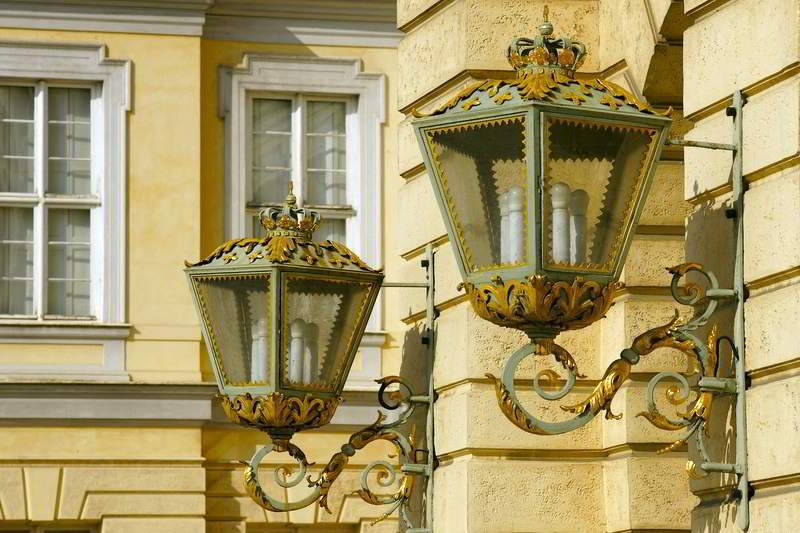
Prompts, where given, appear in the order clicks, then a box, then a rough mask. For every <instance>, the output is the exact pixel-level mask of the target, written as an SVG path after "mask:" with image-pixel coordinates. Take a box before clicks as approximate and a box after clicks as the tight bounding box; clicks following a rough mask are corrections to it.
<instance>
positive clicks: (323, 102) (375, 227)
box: [219, 54, 386, 390]
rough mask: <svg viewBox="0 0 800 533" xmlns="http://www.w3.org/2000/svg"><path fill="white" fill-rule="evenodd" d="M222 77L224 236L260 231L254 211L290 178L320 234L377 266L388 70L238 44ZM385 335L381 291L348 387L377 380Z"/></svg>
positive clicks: (278, 194) (280, 197)
mask: <svg viewBox="0 0 800 533" xmlns="http://www.w3.org/2000/svg"><path fill="white" fill-rule="evenodd" d="M219 82H220V84H219V97H220V101H219V114H220V117H221V118H223V119H224V121H225V200H226V209H225V234H226V238H228V239H233V238H239V237H246V236H258V235H261V234H263V233H262V232H263V230H261V228H260V226H259V224H258V213H259V212H260V210H261V209H262V208H263V207H266V206H271V205H278V206H279V205H282V204H283V202H284V200H285V198H286V194H287V192H288V183H289V182H290V181H291V182H292V184H293V186H294V191H293V192H294V194H295V196H297V198H298V202H299V204H300V205H301V206H303V207H308V208H312V209H314V210H316V211H319V212H320V214H321V215H322V218H323V222H322V227H321V228H320V230H318V231H317V233H316V234H315V236H314V237H315V239H316V240H317V241H320V240H325V239H332V240H336V241H339V242H342V243H344V244H346V245H347V247H348V248H350V249H352V250H353V251H355V252H356V253H357V254H358V255H359V256H360V257H361V258H362V259H364V261H366V262H367V263H368V264H369V265H373V266H375V267H381V266H383V256H382V244H381V236H382V234H381V232H382V226H381V222H382V220H383V218H382V209H381V206H382V201H383V200H382V196H381V190H382V182H383V159H382V154H383V142H382V134H383V130H382V126H383V124H384V123H385V121H386V99H385V85H386V79H385V76H384V75H383V74H373V73H367V72H363V70H362V64H361V60H359V59H351V58H321V57H293V56H276V55H259V54H245V55H244V57H243V60H242V62H241V63H240V65H239V66H236V67H221V68H220V76H219ZM384 341H385V335H384V333H383V332H382V300H381V299H380V298H379V300H378V302H377V304H376V306H375V309H374V310H373V312H372V316H371V317H370V321H369V323H368V324H367V333H366V334H365V335H364V338H363V339H362V342H361V347H360V350H359V358H358V360H357V362H356V364H354V366H353V370H352V371H351V372H350V378H349V380H348V383H347V388H348V389H349V390H357V389H364V390H367V389H369V390H372V389H375V383H374V380H375V379H376V378H377V377H380V376H381V347H382V346H383V344H384Z"/></svg>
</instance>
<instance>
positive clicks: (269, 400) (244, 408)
mask: <svg viewBox="0 0 800 533" xmlns="http://www.w3.org/2000/svg"><path fill="white" fill-rule="evenodd" d="M219 397H220V400H221V401H222V409H223V410H224V411H225V414H226V415H227V416H228V418H229V419H230V420H231V421H232V422H234V423H236V424H240V425H243V426H250V427H255V428H258V429H260V430H262V431H266V432H267V433H269V432H270V431H272V430H281V429H289V430H294V431H299V430H303V429H311V428H317V427H321V426H324V425H326V424H328V423H329V422H330V421H331V418H333V415H334V413H335V412H336V409H337V408H338V407H339V402H341V399H340V398H318V397H314V396H311V395H309V394H307V395H306V396H305V397H304V398H298V397H296V396H286V395H284V394H282V393H280V392H272V393H270V394H268V395H266V396H251V395H250V393H245V394H240V395H237V396H226V395H220V396H219Z"/></svg>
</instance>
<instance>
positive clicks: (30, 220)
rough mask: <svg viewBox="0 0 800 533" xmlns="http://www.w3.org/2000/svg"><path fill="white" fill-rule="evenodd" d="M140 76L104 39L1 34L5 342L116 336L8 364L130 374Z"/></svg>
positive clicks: (0, 287)
mask: <svg viewBox="0 0 800 533" xmlns="http://www.w3.org/2000/svg"><path fill="white" fill-rule="evenodd" d="M130 80H131V63H130V61H127V60H114V59H108V58H107V57H106V47H105V46H103V45H97V44H92V45H80V44H78V45H76V44H60V43H31V42H16V41H0V342H3V343H31V342H35V343H36V344H37V346H40V347H42V349H43V350H45V349H46V345H47V344H70V343H76V344H81V343H87V342H88V343H90V344H102V345H103V346H104V356H103V363H102V364H101V365H69V364H66V363H65V364H53V365H25V364H23V363H20V364H16V365H0V373H3V374H6V375H9V374H12V375H16V374H30V373H47V374H50V375H70V376H75V377H81V378H84V377H86V378H88V379H104V380H108V379H120V380H126V379H127V374H126V373H125V342H124V339H125V338H127V337H128V335H129V326H128V325H127V324H126V323H125V318H126V317H125V293H126V278H125V271H126V269H125V259H126V258H125V249H126V224H125V223H126V201H125V191H126V189H127V183H126V180H127V162H126V154H127V149H128V147H127V113H128V112H129V111H130V110H131V93H130ZM32 339H33V340H32Z"/></svg>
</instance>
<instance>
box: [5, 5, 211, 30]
mask: <svg viewBox="0 0 800 533" xmlns="http://www.w3.org/2000/svg"><path fill="white" fill-rule="evenodd" d="M212 2H213V0H165V1H163V2H161V1H158V0H137V1H133V0H130V1H125V0H96V1H88V0H64V1H53V0H16V1H13V2H3V4H2V6H1V7H0V27H6V28H24V29H47V30H76V31H103V32H126V33H148V34H169V35H190V36H199V35H202V33H203V24H204V23H205V11H206V10H207V9H208V8H209V7H210V6H211V4H212Z"/></svg>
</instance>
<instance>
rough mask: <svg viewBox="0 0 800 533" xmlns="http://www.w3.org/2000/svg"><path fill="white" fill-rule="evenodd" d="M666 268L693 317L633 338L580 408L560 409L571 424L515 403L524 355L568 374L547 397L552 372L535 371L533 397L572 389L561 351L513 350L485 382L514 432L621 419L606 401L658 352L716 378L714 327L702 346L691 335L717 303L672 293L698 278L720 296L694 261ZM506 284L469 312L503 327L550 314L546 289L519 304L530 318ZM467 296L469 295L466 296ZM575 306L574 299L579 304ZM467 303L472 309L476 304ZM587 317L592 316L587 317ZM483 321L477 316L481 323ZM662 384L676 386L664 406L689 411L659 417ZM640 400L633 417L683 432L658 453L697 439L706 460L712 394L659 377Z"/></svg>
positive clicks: (542, 343) (546, 344) (700, 294)
mask: <svg viewBox="0 0 800 533" xmlns="http://www.w3.org/2000/svg"><path fill="white" fill-rule="evenodd" d="M667 270H668V271H669V272H670V273H671V274H672V276H673V279H672V287H673V292H674V294H675V295H676V298H678V297H680V299H679V302H681V303H688V304H690V305H694V306H695V314H694V316H693V317H692V318H690V319H681V318H680V315H679V313H678V312H677V311H676V312H675V314H674V316H673V317H672V318H671V319H670V320H669V321H668V322H667V323H666V324H663V325H660V326H657V327H654V328H651V329H649V330H647V331H645V332H644V333H642V334H640V335H638V336H637V337H636V338H635V339H634V340H633V342H632V343H631V346H630V347H629V348H627V349H625V350H623V351H622V353H621V354H620V357H619V359H617V360H615V361H613V362H612V363H611V364H610V365H609V366H608V368H607V369H606V371H605V373H604V374H603V376H602V378H601V379H600V381H599V383H598V384H597V385H596V386H595V387H594V389H593V390H592V392H591V393H590V394H589V395H588V396H586V397H585V398H584V399H583V400H581V401H579V402H575V403H570V404H565V405H562V406H561V408H562V409H563V410H564V411H567V412H570V413H573V414H574V415H575V418H572V419H570V420H566V421H562V422H557V423H554V422H546V421H543V420H540V419H538V418H537V417H535V416H534V415H532V414H531V413H529V412H528V411H527V410H526V409H525V407H523V406H522V405H521V404H520V402H519V400H518V398H517V392H516V389H515V382H514V374H515V372H516V368H517V367H518V366H519V364H520V362H521V361H522V360H523V359H525V358H526V357H528V356H531V355H544V354H548V353H550V354H553V355H554V356H555V357H556V360H557V361H558V362H559V363H561V364H562V366H563V367H564V369H566V370H567V372H568V376H567V381H566V384H565V385H564V387H563V388H562V389H561V390H559V391H558V392H557V393H555V394H554V393H548V392H547V391H545V390H543V389H542V387H541V385H540V383H539V379H540V377H544V378H547V380H548V381H550V382H553V383H554V382H555V381H556V378H557V377H558V376H557V374H556V373H555V372H554V371H552V370H549V369H547V370H541V371H540V372H539V373H538V374H537V376H536V379H534V391H535V392H537V393H538V395H539V396H540V397H542V398H544V399H546V400H556V399H560V398H563V397H564V396H566V394H568V393H569V392H570V391H571V390H572V386H573V385H574V384H575V382H576V381H575V377H576V375H577V367H576V365H575V363H574V360H573V359H572V357H571V356H569V357H566V356H565V355H564V353H562V352H560V350H559V348H560V347H559V346H558V345H557V344H555V342H553V340H552V339H541V338H532V341H531V344H529V345H527V346H525V347H523V348H521V349H519V350H517V352H515V353H514V354H513V355H512V356H511V358H510V359H509V361H508V362H507V363H506V368H505V371H504V374H503V378H502V379H498V378H496V377H494V376H493V375H491V374H487V377H488V378H489V379H490V380H491V381H493V383H494V386H495V393H496V396H497V403H498V405H499V407H500V410H501V411H502V412H503V414H504V415H505V416H506V418H508V419H509V420H510V421H511V422H512V423H513V424H514V425H516V426H517V427H519V428H520V429H522V430H524V431H527V432H528V433H533V434H537V435H553V434H558V433H565V432H567V431H572V430H574V429H576V428H578V427H581V426H583V425H584V424H586V423H588V422H589V421H591V420H592V419H593V418H594V417H595V416H597V415H598V414H599V413H600V412H602V411H605V417H606V418H607V419H619V418H621V416H622V415H621V414H615V413H614V412H613V411H612V410H611V403H612V401H613V399H614V397H615V396H616V394H617V392H619V390H620V389H621V388H622V386H623V385H624V383H625V382H626V381H627V380H628V379H630V376H631V372H632V369H633V366H634V365H636V364H637V363H638V362H639V361H640V359H641V357H643V356H646V355H648V354H650V353H652V352H654V351H655V350H659V349H663V348H668V349H674V350H678V351H680V352H682V353H684V354H685V355H686V356H687V357H688V358H689V361H690V362H692V363H693V364H696V365H697V367H699V370H700V377H701V378H703V377H705V378H714V379H719V377H718V376H717V372H718V367H719V364H718V362H719V361H718V359H719V354H718V345H719V331H718V328H717V327H716V326H714V327H712V328H711V330H710V332H709V335H708V338H707V339H706V341H705V342H703V341H700V340H699V339H698V338H697V337H696V336H695V335H694V334H693V333H692V332H693V331H694V330H696V329H698V328H699V327H701V326H702V325H704V324H705V323H706V322H707V320H708V317H709V316H710V314H711V312H710V311H709V308H710V310H711V311H713V309H714V307H715V306H716V302H715V301H714V300H713V299H711V298H704V295H705V294H706V293H707V290H705V289H703V288H702V287H700V286H699V285H695V286H693V285H692V284H686V285H683V286H682V287H683V290H679V283H680V282H681V278H682V277H683V276H685V275H686V274H687V273H689V272H697V273H699V274H700V275H701V276H703V277H705V278H706V279H707V280H708V281H709V283H710V288H709V289H708V290H712V289H713V290H714V291H717V292H719V291H718V285H717V281H716V278H715V277H714V276H713V274H711V273H710V272H706V271H705V270H703V267H702V266H701V265H699V264H696V263H685V264H682V265H678V266H675V267H672V268H669V269H667ZM531 283H532V286H533V284H534V280H531ZM510 285H514V284H506V283H503V282H502V280H495V282H494V283H493V284H492V286H490V287H487V288H485V289H482V290H483V292H481V293H479V294H478V295H477V296H473V298H475V299H476V300H477V302H476V303H477V307H476V312H478V314H480V315H481V316H484V315H487V316H488V317H491V318H492V319H494V320H498V321H503V322H504V324H503V325H508V324H509V323H512V320H514V319H520V317H521V316H535V317H536V318H537V319H539V318H541V317H543V316H545V317H547V316H551V315H549V314H548V313H549V312H550V310H551V309H552V307H551V305H552V303H553V302H552V297H551V298H550V299H548V298H547V295H549V294H550V292H551V291H543V292H542V294H544V295H545V296H544V297H542V296H541V295H540V297H539V298H538V299H537V298H532V299H529V300H526V301H527V302H536V303H537V306H538V307H537V306H534V307H535V308H536V309H538V311H536V312H535V313H538V314H534V312H530V311H528V310H527V309H523V308H524V306H523V303H522V300H523V298H522V296H520V295H518V293H519V292H520V289H519V287H518V285H514V286H510ZM468 291H476V289H474V288H469V289H468ZM576 293H577V291H576ZM595 293H596V292H595ZM470 294H471V295H472V292H470ZM687 295H688V296H687ZM575 301H576V300H574V299H573V300H570V299H566V300H565V301H564V302H563V304H562V305H563V307H559V308H560V309H562V310H563V309H571V308H573V307H574V306H575ZM577 301H580V300H579V299H578V300H577ZM473 305H475V302H474V303H473ZM704 305H705V307H704ZM698 306H699V307H698ZM590 313H592V312H591V311H590ZM567 315H568V314H567ZM487 316H484V318H486V317H487ZM565 316H566V315H565ZM494 320H493V321H494ZM564 352H566V350H564ZM567 355H568V352H567ZM690 366H691V365H690ZM666 380H671V381H674V382H676V384H671V385H669V386H668V387H666V389H665V396H666V400H667V402H669V403H670V404H672V405H675V406H681V405H684V404H687V403H688V405H689V406H688V408H687V409H686V410H685V411H683V410H680V409H679V410H678V411H677V415H678V416H677V418H672V417H669V416H666V415H665V414H664V413H662V412H661V411H659V410H658V408H657V407H656V403H655V399H654V393H655V390H656V388H657V386H658V385H659V384H660V383H661V382H663V381H666ZM647 398H648V409H647V410H646V411H643V412H641V413H639V414H638V416H641V417H643V418H645V419H647V420H648V421H649V422H650V423H651V424H653V425H654V426H656V427H658V428H660V429H663V430H667V431H677V430H686V433H685V434H684V435H683V436H682V437H680V438H679V439H678V440H676V441H674V442H673V443H672V444H670V445H669V446H667V447H665V448H664V449H663V450H661V451H662V452H666V451H670V450H674V449H676V448H678V447H679V446H681V445H682V444H684V443H685V442H686V441H687V439H689V438H690V437H691V436H692V435H695V436H696V438H697V439H698V449H699V450H700V451H701V454H702V455H703V458H704V459H705V461H706V462H708V461H709V459H708V454H707V452H706V450H705V446H704V443H703V434H704V433H705V431H707V429H708V425H707V424H708V420H709V415H710V410H711V406H712V403H713V400H714V392H711V391H708V390H704V389H700V390H698V387H697V385H690V383H689V381H688V380H687V378H686V376H685V375H683V374H680V373H677V372H661V373H659V374H657V375H656V376H655V377H654V378H653V379H652V380H651V381H650V384H649V386H648V391H647ZM687 471H688V472H689V474H690V475H691V476H693V477H697V476H700V477H702V476H703V475H706V472H705V471H703V470H702V468H701V467H700V466H698V465H696V464H695V463H692V462H690V463H689V465H687Z"/></svg>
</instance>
